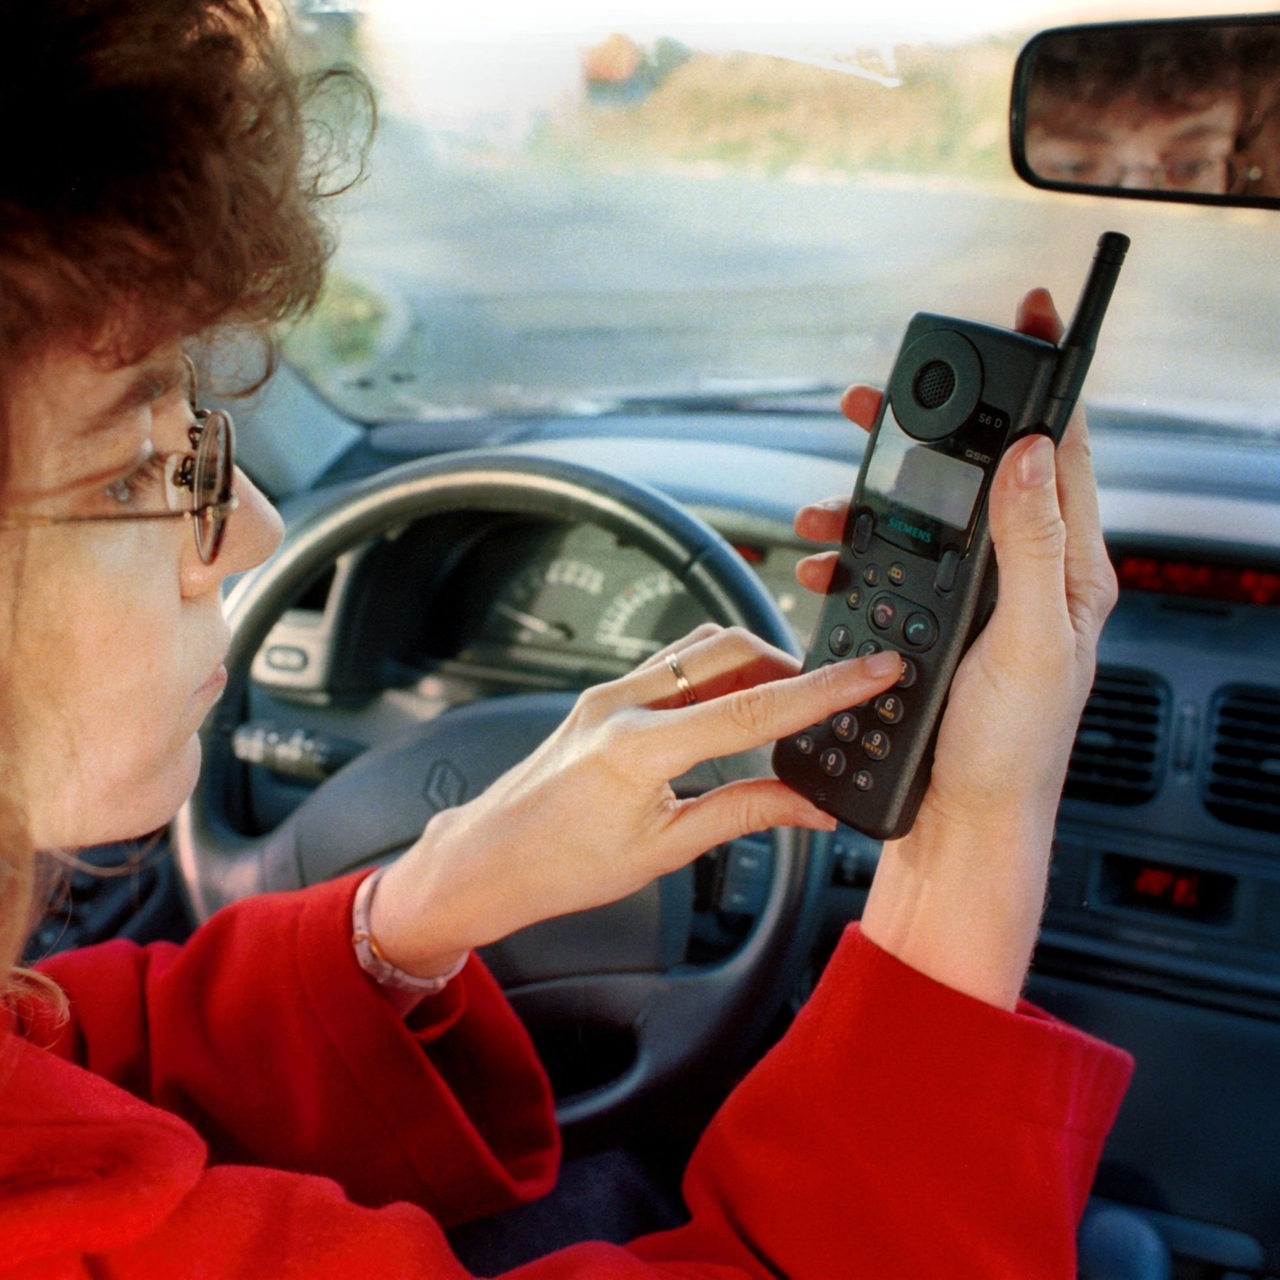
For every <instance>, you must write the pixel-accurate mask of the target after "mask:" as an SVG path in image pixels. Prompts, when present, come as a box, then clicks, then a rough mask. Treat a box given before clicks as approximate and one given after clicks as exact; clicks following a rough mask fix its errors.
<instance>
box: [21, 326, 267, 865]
mask: <svg viewBox="0 0 1280 1280" xmlns="http://www.w3.org/2000/svg"><path fill="white" fill-rule="evenodd" d="M189 390H190V388H189V381H188V374H187V369H186V365H185V362H184V361H183V359H182V355H181V351H180V349H179V347H178V346H177V344H176V343H175V344H173V345H171V346H166V347H164V348H161V349H159V350H157V351H155V352H153V353H152V354H151V355H150V356H148V357H147V358H146V359H145V360H143V361H141V362H139V363H138V364H136V365H130V366H127V367H125V368H121V369H104V368H103V367H102V366H101V365H100V364H99V363H97V362H95V361H94V360H93V359H92V358H90V357H88V356H86V355H84V354H82V353H80V352H78V351H75V352H66V351H60V352H56V353H54V354H51V355H49V356H47V357H45V358H43V359H41V360H40V361H39V362H37V363H35V364H34V365H32V366H30V367H28V368H26V369H24V370H22V371H21V372H20V376H19V377H18V378H17V379H16V380H15V384H14V386H13V391H12V396H11V399H10V402H9V405H8V414H7V421H8V434H9V437H10V463H9V476H8V481H7V484H6V487H5V493H4V499H3V506H4V508H5V510H7V511H35V512H41V513H44V514H50V515H105V514H112V513H125V512H128V511H129V510H130V509H131V504H132V509H135V510H136V509H137V508H138V505H140V503H141V502H142V501H143V500H144V498H143V497H140V496H139V495H140V493H142V492H143V491H142V490H141V489H140V486H147V485H154V484H160V485H163V483H164V480H163V474H162V468H160V467H158V466H157V465H155V463H154V461H153V462H151V463H150V465H148V459H149V458H150V456H151V455H152V454H153V453H162V454H163V453H171V452H189V451H190V449H191V445H190V442H189V439H188V435H187V432H188V428H189V427H190V425H191V421H192V417H191V410H190V406H189V403H188V394H189ZM235 491H236V494H237V495H238V497H239V500H240V505H239V508H238V509H237V510H236V511H235V512H234V513H233V514H232V515H231V517H230V518H229V520H228V522H227V526H226V531H225V535H224V538H223V542H222V547H221V550H220V552H219V555H218V558H217V560H216V561H215V562H214V563H213V564H212V565H206V564H203V563H201V561H200V558H199V556H198V554H197V552H196V546H195V538H194V536H193V529H192V524H191V522H190V521H187V520H155V521H126V520H116V521H112V522H110V523H87V524H63V525H57V526H52V527H48V528H33V529H22V530H16V531H3V532H0V599H2V600H4V601H5V602H6V604H7V609H6V614H7V617H6V618H5V619H4V621H3V623H0V646H3V662H4V664H5V668H6V670H5V677H6V679H5V684H6V685H7V686H8V688H9V691H10V692H9V697H10V700H11V701H12V703H13V704H14V705H13V707H12V709H11V712H10V714H11V724H12V730H13V740H14V742H15V745H16V748H17V755H18V759H17V761H16V768H17V770H18V773H19V782H20V799H21V800H22V802H23V803H24V804H25V806H26V809H27V813H28V817H29V821H30V825H31V836H32V838H33V840H34V841H35V843H36V844H37V845H38V846H40V847H46V848H47V847H62V848H75V847H80V846H84V845H90V844H99V843H105V842H107V841H112V840H119V839H125V838H128V837H132V836H137V835H142V834H144V833H146V832H149V831H153V830H155V829H156V828H157V827H160V826H162V825H163V824H164V823H166V822H167V821H168V820H169V818H170V817H172V815H173V814H174V812H175V811H176V810H177V809H178V808H179V807H180V805H181V804H182V802H183V801H184V800H185V799H186V797H187V796H188V795H189V794H190V791H191V788H192V786H193V785H194V783H195V779H196V774H197V771H198V769H199V764H200V745H199V741H198V739H197V738H196V730H197V729H198V727H199V726H200V723H201V721H203V720H204V718H205V716H206V714H207V713H208V711H209V709H210V708H211V707H212V706H213V704H214V702H215V701H216V700H217V698H218V695H219V693H220V692H221V691H222V688H223V685H224V683H225V680H226V672H225V670H224V668H223V666H222V660H223V657H224V656H225V654H226V651H227V639H228V631H227V625H226V623H225V622H224V620H223V617H222V606H221V593H220V587H221V585H222V582H223V580H224V579H225V578H226V577H227V576H228V575H229V574H233V573H240V572H242V571H243V570H245V569H248V568H251V567H252V566H253V565H255V564H258V563H259V562H260V561H262V560H263V559H265V558H266V557H267V556H268V555H270V553H271V552H272V551H273V550H274V549H275V548H276V546H277V545H278V544H279V541H280V535H281V523H280V518H279V516H278V515H277V514H276V512H275V511H274V510H273V509H272V507H271V506H270V504H269V503H268V502H267V500H266V499H265V498H264V497H263V495H262V494H261V493H260V492H259V491H258V490H257V489H256V488H255V487H254V486H253V484H252V483H251V482H250V481H249V480H248V479H247V478H246V477H245V476H244V475H243V474H241V473H240V472H238V471H237V473H236V485H235ZM148 505H154V503H152V502H148Z"/></svg>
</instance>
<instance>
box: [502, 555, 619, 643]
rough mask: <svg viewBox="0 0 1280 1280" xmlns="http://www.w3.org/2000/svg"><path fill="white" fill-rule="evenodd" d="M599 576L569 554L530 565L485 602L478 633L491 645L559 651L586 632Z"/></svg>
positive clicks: (598, 592) (591, 622) (594, 611)
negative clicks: (486, 603) (485, 606)
mask: <svg viewBox="0 0 1280 1280" xmlns="http://www.w3.org/2000/svg"><path fill="white" fill-rule="evenodd" d="M604 589H605V577H604V574H603V573H602V572H601V571H600V570H599V569H598V568H596V567H595V566H594V565H591V564H587V563H585V562H584V561H582V560H579V559H576V558H574V557H570V556H558V557H556V558H555V559H554V560H551V561H549V562H548V563H546V564H534V565H532V566H531V567H530V568H528V569H526V570H525V571H524V572H523V573H521V574H520V575H519V576H517V577H516V578H514V579H513V580H512V581H511V582H510V583H508V584H507V585H506V586H505V588H504V589H503V590H502V591H501V592H500V593H499V594H497V595H496V596H495V597H494V598H493V599H492V600H491V601H490V602H489V603H488V607H487V609H486V612H485V616H484V620H483V622H482V624H481V634H482V635H483V636H484V637H485V639H486V640H488V641H489V642H490V643H493V644H501V645H517V646H529V647H535V648H552V649H560V648H564V647H566V646H572V645H573V644H574V643H575V641H577V640H578V638H579V637H580V636H582V635H584V634H588V635H589V634H590V633H591V629H592V628H593V626H594V625H595V619H596V617H597V615H598V611H599V603H598V602H599V599H600V597H601V596H602V595H603V593H604Z"/></svg>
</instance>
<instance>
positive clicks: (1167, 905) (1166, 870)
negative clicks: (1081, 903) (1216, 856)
mask: <svg viewBox="0 0 1280 1280" xmlns="http://www.w3.org/2000/svg"><path fill="white" fill-rule="evenodd" d="M1102 872H1103V873H1102V884H1101V886H1100V887H1101V889H1102V893H1103V897H1104V900H1105V901H1107V902H1108V903H1110V904H1111V905H1113V906H1119V907H1140V908H1143V909H1144V910H1147V911H1158V912H1162V913H1165V914H1167V915H1172V916H1179V917H1181V918H1182V919H1184V920H1197V921H1200V922H1201V923H1203V924H1222V923H1225V922H1226V921H1227V920H1228V919H1229V918H1230V916H1231V910H1232V904H1233V902H1234V898H1235V881H1234V880H1233V879H1232V878H1231V877H1230V876H1227V875H1223V874H1222V873H1221V872H1219V871H1203V870H1200V869H1199V868H1196V867H1181V866H1173V865H1171V864H1169V863H1165V862H1153V861H1149V860H1148V859H1146V858H1132V857H1127V856H1125V855H1123V854H1108V855H1107V857H1106V858H1104V859H1103V869H1102Z"/></svg>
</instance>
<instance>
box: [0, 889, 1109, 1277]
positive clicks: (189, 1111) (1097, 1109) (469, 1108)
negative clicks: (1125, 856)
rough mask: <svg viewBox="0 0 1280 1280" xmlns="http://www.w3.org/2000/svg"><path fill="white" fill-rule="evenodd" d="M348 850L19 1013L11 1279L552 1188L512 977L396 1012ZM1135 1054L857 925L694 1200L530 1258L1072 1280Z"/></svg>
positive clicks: (2, 1254)
mask: <svg viewBox="0 0 1280 1280" xmlns="http://www.w3.org/2000/svg"><path fill="white" fill-rule="evenodd" d="M356 879H357V878H354V877H348V878H345V879H343V880H340V881H336V882H333V883H331V884H326V885H322V886H319V887H317V888H315V889H310V890H306V891H304V892H302V893H299V894H291V895H278V896H267V897H260V898H254V899H251V900H248V901H245V902H243V903H240V904H238V905H236V906H235V907H233V908H231V909H229V910H227V911H224V912H222V913H220V914H219V915H218V916H216V917H215V918H214V919H213V920H212V921H210V922H209V923H208V924H207V925H205V926H204V928H202V929H201V930H199V931H198V932H197V934H196V935H195V936H194V937H193V938H192V939H191V940H190V941H189V942H188V943H187V944H186V945H185V946H182V947H175V946H171V945H167V944H160V945H155V946H151V947H146V948H139V947H136V946H133V945H131V944H127V943H108V944H106V945H104V946H101V947H96V948H92V949H89V950H86V951H83V952H78V953H71V954H68V955H65V956H60V957H57V958H56V959H55V960H53V961H50V962H49V963H48V964H47V966H46V970H47V972H48V973H50V974H51V975H52V976H53V977H55V978H56V979H57V980H58V982H60V983H61V984H62V986H63V988H64V989H65V990H66V992H67V993H68V995H69V997H70V999H71V1005H72V1016H71V1021H70V1022H69V1023H68V1024H67V1025H65V1026H64V1027H63V1028H61V1029H57V1030H55V1029H54V1028H52V1027H51V1026H50V1025H49V1020H48V1019H47V1017H43V1016H42V1015H39V1014H34V1015H31V1014H29V1015H28V1016H26V1017H25V1018H23V1017H15V1018H13V1019H11V1020H10V1022H11V1023H12V1025H11V1026H10V1025H8V1024H6V1025H5V1027H4V1034H3V1038H2V1039H0V1276H3V1277H4V1280H12V1278H14V1277H40V1280H54V1278H60V1277H86V1278H87V1277H95V1278H100V1277H112V1278H114V1280H138V1278H142V1277H145V1278H146V1280H151V1278H153V1277H154V1278H157V1280H158V1278H160V1277H163V1278H164V1280H171V1278H174V1277H211V1278H212V1277H231V1276H234V1277H259V1276H264V1277H272V1278H273V1280H274V1278H277V1277H290V1276H297V1277H307V1278H308V1280H325V1278H326V1277H334V1280H352V1277H359V1276H365V1275H370V1276H377V1277H379V1280H390V1278H391V1277H399V1276H405V1277H409V1276H412V1277H414V1278H415V1280H424V1277H425V1278H430V1280H444V1278H452V1277H461V1276H463V1275H464V1272H463V1270H462V1268H461V1266H460V1265H459V1264H458V1263H457V1262H456V1261H454V1259H453V1257H452V1255H451V1254H450V1252H449V1249H448V1247H447V1245H446V1244H445V1241H444V1238H443V1236H442V1233H441V1230H440V1227H439V1226H438V1225H437V1223H438V1222H443V1223H446V1224H447V1223H451V1222H456V1221H458V1220H461V1219H463V1218H467V1217H472V1216H475V1215H478V1214H483V1213H486V1212H489V1211H492V1210H494V1209H497V1208H500V1207H503V1206H504V1205H506V1204H509V1203H511V1202H513V1201H516V1200H519V1199H520V1198H528V1197H530V1196H535V1195H539V1194H541V1193H543V1192H544V1191H545V1190H546V1189H547V1188H548V1187H549V1186H550V1184H551V1183H552V1181H553V1180H554V1176H555V1169H556V1163H557V1158H558V1143H557V1138H556V1134H555V1130H554V1123H553V1115H552V1107H551V1100H550V1097H549V1095H548V1091H547V1087H546V1083H545V1080H544V1078H543V1075H542V1073H541V1071H540V1069H539V1068H538V1066H537V1063H536V1060H535V1059H534V1056H533V1052H532V1049H531V1047H530V1044H529V1041H528V1038H527V1036H526V1035H525V1034H524V1032H523V1030H522V1029H521V1027H520V1025H519V1024H518V1023H517V1022H516V1020H515V1018H514V1017H513V1016H512V1014H511V1013H510V1011H509V1009H508V1007H507V1005H506V1003H505V1001H504V1000H503V998H502V996H501V993H500V992H499V991H498V989H497V987H496V985H495V984H494V982H493V981H492V979H491V978H490V977H489V975H488V974H487V973H486V972H485V970H484V969H483V967H482V966H481V965H480V964H479V963H478V962H475V961H472V962H471V963H470V964H469V965H468V966H467V968H466V970H465V971H464V972H463V974H462V976H461V977H460V978H458V979H456V980H455V981H454V982H453V983H452V984H451V985H450V986H449V987H448V988H447V989H446V991H445V992H444V993H443V994H441V995H440V996H437V997H434V998H433V999H431V1000H429V1001H427V1002H425V1003H424V1005H422V1006H420V1007H419V1009H418V1010H417V1011H415V1013H414V1014H413V1015H412V1016H411V1018H410V1020H409V1024H408V1025H406V1024H405V1022H404V1021H403V1020H401V1019H398V1018H397V1017H396V1016H395V1014H394V1012H393V1011H392V1009H391V1007H390V1005H389V1004H388V1003H387V1002H386V1001H385V1000H384V999H383V998H382V997H381V996H380V995H379V994H378V993H377V992H376V990H375V989H374V988H373V987H372V985H371V984H370V983H369V982H368V980H367V979H366V978H365V977H364V975H363V974H362V973H361V972H360V970H359V968H358V967H357V965H356V963H355V960H354V957H353V955H352V950H351V945H350V937H349V935H350V919H351V900H352V896H353V894H354V890H355V885H356ZM1130 1069H1131V1063H1130V1062H1129V1060H1128V1058H1127V1057H1126V1056H1125V1055H1123V1054H1121V1053H1119V1052H1118V1051H1116V1050H1114V1049H1111V1048H1109V1047H1107V1046H1105V1045H1102V1044H1100V1043H1098V1042H1096V1041H1093V1040H1091V1039H1089V1038H1088V1037H1086V1036H1084V1035H1082V1034H1080V1033H1079V1032H1077V1031H1074V1030H1072V1029H1071V1028H1069V1027H1066V1026H1064V1025H1062V1024H1060V1023H1057V1022H1055V1021H1053V1020H1051V1019H1049V1018H1047V1017H1045V1016H1044V1015H1042V1014H1039V1013H1038V1012H1036V1011H1034V1010H1031V1009H1029V1008H1028V1009H1024V1010H1023V1011H1021V1012H1020V1013H1018V1014H1010V1013H1003V1012H1001V1011H999V1010H996V1009H993V1008H991V1007H989V1006H987V1005H984V1004H981V1003H978V1002H976V1001H973V1000H970V999H968V998H967V997H965V996H962V995H959V994H958V993H956V992H953V991H951V990H949V989H947V988H945V987H942V986H939V985H938V984H936V983H934V982H932V981H930V980H929V979H927V978H925V977H923V976H921V975H920V974H918V973H915V972H914V971H912V970H910V969H908V968H907V967H906V966H904V965H902V964H900V963H899V962H898V961H896V960H894V959H893V958H892V957H890V956H888V955H887V954H885V953H884V952H883V951H880V950H879V949H878V948H876V947H875V946H874V945H872V944H871V943H870V942H868V941H867V940H866V939H864V938H862V937H861V935H860V934H859V933H858V932H857V930H856V929H855V930H851V931H850V932H849V934H848V935H847V936H846V938H845V940H844V941H843V943H842V944H841V947H840V949H839V950H838V951H837V953H836V955H835V957H834V958H833V960H832V962H831V964H830V965H829V966H828V969H827V972H826V974H825V975H824V977H823V980H822V982H821V984H820V986H819V989H818V991H817V992H816V993H815V995H814V996H813V998H812V1000H811V1001H810V1002H809V1004H808V1005H807V1007H806V1008H805V1009H804V1011H803V1012H802V1013H801V1015H800V1017H799V1018H798V1019H797V1021H796V1023H795V1025H794V1026H793V1028H792V1029H791V1030H790V1032H789V1033H788V1034H787V1036H786V1037H785V1039H784V1040H783V1041H782V1043H781V1044H780V1045H779V1046H778V1047H777V1048H776V1049H774V1050H773V1052H772V1053H770V1054H769V1055H768V1056H767V1057H766V1058H765V1060H764V1061H763V1062H762V1063H761V1064H760V1065H759V1066H758V1067H757V1068H756V1070H755V1071H754V1072H753V1073H752V1074H751V1075H750V1076H749V1077H748V1079H747V1080H746V1081H745V1082H744V1083H743V1084H742V1085H741V1086H739V1088H738V1089H737V1090H736V1091H735V1092H734V1094H733V1095H732V1096H731V1098H730V1099H729V1101H728V1102H727V1103H726V1104H725V1106H724V1107H723V1108H722V1109H721V1111H720V1113H719V1115H718V1116H717V1117H716V1119H715V1120H714V1121H713V1123H712V1124H711V1126H710V1128H709V1129H708V1131H707V1133H706V1135H705V1136H704V1138H703V1141H702V1143H701V1145H700V1146H699V1148H698V1150H697V1152H696V1153H695V1155H694V1158H693V1161H692V1163H691V1165H690V1168H689V1172H688V1175H687V1178H686V1186H685V1194H686V1199H687V1202H688V1205H689V1208H690V1210H691V1211H692V1215H693V1217H692V1221H691V1223H690V1224H689V1225H688V1226H686V1227H682V1228H680V1229H678V1230H676V1231H672V1232H666V1233H663V1234H661V1235H654V1236H649V1237H646V1238H644V1239H641V1240H639V1241H637V1242H635V1243H634V1244H633V1245H632V1246H631V1247H630V1248H628V1249H619V1248H615V1247H612V1246H606V1245H584V1246H578V1247H576V1248H573V1249H569V1250H566V1251H564V1252H561V1253H556V1254H552V1255H550V1256H548V1257H546V1258H544V1259H542V1260H541V1261H539V1262H536V1263H533V1264H531V1265H529V1266H528V1267H525V1268H523V1269H521V1270H520V1271H519V1272H518V1273H512V1275H517V1274H518V1275H519V1276H520V1277H522V1280H534V1278H535V1277H547V1278H552V1277H555V1278H563V1277H583V1278H586V1277H590V1278H591V1280H603V1278H606V1277H607V1278H610V1280H612V1278H614V1277H617V1278H619V1280H621V1278H623V1277H637V1278H641V1277H643V1278H645V1280H656V1278H657V1277H677V1276H678V1277H686V1278H690V1280H692V1278H693V1277H697V1278H699V1280H712V1278H713V1277H714V1278H715V1280H740V1278H742V1277H753V1278H754V1277H760V1278H763V1277H774V1276H778V1275H785V1276H788V1277H791V1278H792V1280H844V1278H846V1277H849V1278H856V1277H861V1276H867V1277H876V1278H877V1280H883V1278H886V1277H894V1278H895V1280H903V1278H908V1277H916V1276H919V1277H929V1278H930V1280H934V1278H935V1277H938V1276H947V1277H949V1278H950V1280H964V1278H967V1277H984V1278H988V1277H1003V1276H1018V1277H1020V1278H1021V1280H1034V1278H1035V1277H1051V1276H1052V1277H1062V1278H1063V1280H1067V1278H1068V1277H1073V1276H1074V1236H1075V1225H1076V1222H1077V1219H1078V1217H1079V1215H1080V1212H1081V1210H1082V1208H1083V1206H1084V1201H1085V1197H1086V1195H1087V1192H1088V1187H1089V1183H1090V1180H1091V1178H1092V1175H1093V1170H1094V1166H1095V1163H1096V1161H1097V1157H1098V1154H1099V1151H1100V1148H1101V1144H1102V1141H1103V1138H1104V1136H1105V1135H1106V1132H1107V1130H1108V1128H1109V1127H1110V1124H1111V1121H1112V1119H1113V1117H1114V1113H1115V1110H1116V1108H1117V1107H1118V1105H1119V1101H1120V1097H1121V1095H1122V1093H1123V1090H1124V1086H1125V1083H1126V1081H1127V1079H1128V1076H1129V1072H1130Z"/></svg>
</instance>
